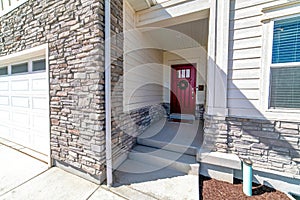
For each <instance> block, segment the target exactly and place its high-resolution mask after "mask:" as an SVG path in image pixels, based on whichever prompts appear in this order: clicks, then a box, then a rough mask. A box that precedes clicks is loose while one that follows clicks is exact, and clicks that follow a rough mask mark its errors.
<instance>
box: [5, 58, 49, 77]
mask: <svg viewBox="0 0 300 200" xmlns="http://www.w3.org/2000/svg"><path fill="white" fill-rule="evenodd" d="M45 70H46V60H45V59H44V58H42V59H36V60H29V61H26V62H22V63H17V64H10V65H6V66H0V79H1V76H10V75H17V74H27V73H35V72H42V71H45Z"/></svg>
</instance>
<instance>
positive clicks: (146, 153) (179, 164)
mask: <svg viewBox="0 0 300 200" xmlns="http://www.w3.org/2000/svg"><path fill="white" fill-rule="evenodd" d="M129 159H131V160H135V161H139V162H141V163H146V164H149V165H150V166H155V167H157V168H158V169H162V168H166V167H167V168H171V169H174V170H177V171H180V172H184V173H186V174H193V175H197V174H198V173H199V166H200V165H199V163H197V161H196V158H195V156H190V155H186V154H183V153H177V152H172V151H167V150H164V149H158V148H153V147H148V146H141V145H138V146H136V147H135V148H133V149H132V151H131V152H130V153H129Z"/></svg>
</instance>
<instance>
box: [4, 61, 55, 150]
mask: <svg viewBox="0 0 300 200" xmlns="http://www.w3.org/2000/svg"><path fill="white" fill-rule="evenodd" d="M45 69H46V67H45V60H36V61H28V62H24V63H21V64H17V65H9V66H4V67H1V66H0V137H2V138H5V139H7V140H10V141H13V142H15V143H18V144H21V145H23V146H25V147H28V148H30V149H33V150H36V151H38V152H40V153H43V154H45V155H48V151H49V114H48V113H49V110H48V108H49V103H48V88H47V87H48V83H47V73H46V70H45Z"/></svg>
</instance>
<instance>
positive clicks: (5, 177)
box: [0, 143, 48, 197]
mask: <svg viewBox="0 0 300 200" xmlns="http://www.w3.org/2000/svg"><path fill="white" fill-rule="evenodd" d="M47 168H48V167H47V164H45V163H43V162H41V161H38V160H36V159H34V158H32V157H30V156H27V155H26V154H23V153H21V152H18V151H16V150H14V149H12V148H10V147H7V146H4V145H3V144H1V143H0V197H1V196H2V195H4V194H5V193H7V192H9V191H11V190H13V189H14V188H16V187H18V186H20V185H22V184H23V183H25V182H27V181H29V180H30V179H32V178H34V177H36V176H37V175H39V174H41V173H42V172H44V171H46V170H47Z"/></svg>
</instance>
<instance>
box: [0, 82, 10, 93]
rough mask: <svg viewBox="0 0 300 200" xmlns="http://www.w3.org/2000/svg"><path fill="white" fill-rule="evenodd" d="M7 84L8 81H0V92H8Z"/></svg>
mask: <svg viewBox="0 0 300 200" xmlns="http://www.w3.org/2000/svg"><path fill="white" fill-rule="evenodd" d="M8 89H9V83H8V81H0V91H8Z"/></svg>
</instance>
